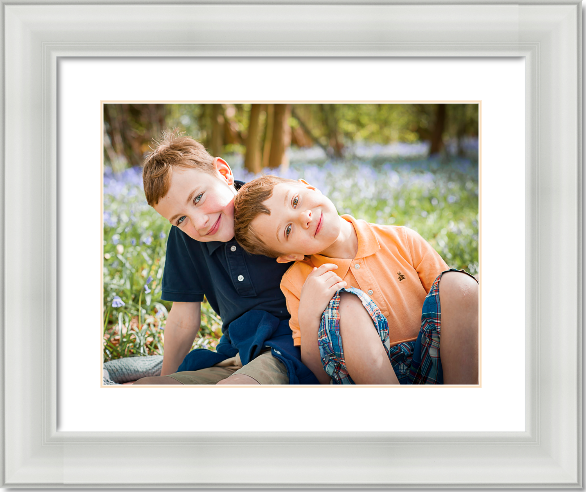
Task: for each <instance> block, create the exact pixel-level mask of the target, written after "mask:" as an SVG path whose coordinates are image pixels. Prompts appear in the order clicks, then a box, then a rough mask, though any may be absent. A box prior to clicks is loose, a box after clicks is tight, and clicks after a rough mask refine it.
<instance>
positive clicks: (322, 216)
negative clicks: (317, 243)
mask: <svg viewBox="0 0 586 492" xmlns="http://www.w3.org/2000/svg"><path fill="white" fill-rule="evenodd" d="M323 220H324V214H323V212H322V214H321V215H320V216H319V222H318V223H317V227H316V228H315V234H314V235H313V237H315V236H317V233H318V232H319V231H320V230H321V225H322V222H323Z"/></svg>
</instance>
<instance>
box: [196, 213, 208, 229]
mask: <svg viewBox="0 0 586 492" xmlns="http://www.w3.org/2000/svg"><path fill="white" fill-rule="evenodd" d="M208 222H209V217H208V216H207V215H204V214H200V215H199V217H196V218H195V224H197V230H198V232H200V233H204V232H205V231H207V229H208V225H209V224H208Z"/></svg>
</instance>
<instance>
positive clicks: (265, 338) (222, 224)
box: [135, 132, 317, 384]
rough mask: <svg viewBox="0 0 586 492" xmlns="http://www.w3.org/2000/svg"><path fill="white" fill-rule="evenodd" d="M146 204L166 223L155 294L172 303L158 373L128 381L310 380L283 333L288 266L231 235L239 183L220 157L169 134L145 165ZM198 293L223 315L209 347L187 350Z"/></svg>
mask: <svg viewBox="0 0 586 492" xmlns="http://www.w3.org/2000/svg"><path fill="white" fill-rule="evenodd" d="M143 181H144V191H145V195H146V199H147V202H148V204H149V205H150V206H152V207H153V208H154V209H155V210H156V211H157V212H158V213H159V214H160V215H162V216H163V217H164V218H166V219H167V220H168V221H169V222H170V224H171V225H172V227H171V230H170V232H169V237H168V241H167V252H166V261H165V269H164V274H163V282H162V287H163V290H162V295H161V298H162V299H164V300H167V301H173V306H172V309H171V311H170V312H169V316H168V318H167V322H166V326H165V352H164V357H163V366H162V370H161V376H157V377H148V378H143V379H140V380H139V381H137V383H135V384H301V383H303V384H311V383H317V380H316V379H315V377H314V376H313V374H312V373H311V371H310V370H309V369H308V368H307V367H305V366H304V365H303V363H302V362H301V360H300V353H299V350H298V349H297V348H296V347H294V345H293V342H292V341H291V337H290V334H289V328H288V320H289V314H288V313H287V309H286V304H285V299H284V297H283V294H282V293H281V291H280V290H279V288H278V287H279V282H280V279H281V276H282V275H283V273H284V272H285V270H286V269H287V267H286V266H285V265H280V264H278V263H277V262H276V261H275V260H274V259H271V258H266V257H262V256H255V255H250V254H248V253H246V252H245V251H243V250H242V248H241V247H240V246H239V245H238V244H237V242H236V240H235V239H234V197H235V195H236V193H237V189H238V188H239V187H240V186H242V184H243V183H241V182H238V181H236V180H235V179H234V176H233V174H232V170H231V169H230V166H229V165H228V163H227V162H226V161H224V160H223V159H221V158H219V157H213V156H211V155H210V154H209V153H208V152H207V151H206V149H205V148H204V147H203V146H202V145H201V144H200V143H198V142H196V141H195V140H193V139H192V138H190V137H185V136H181V135H180V134H177V133H172V132H168V133H165V134H164V135H163V138H162V140H161V141H160V142H158V145H157V147H156V149H155V150H154V151H153V152H152V153H151V154H149V155H148V156H147V158H146V159H145V162H144V169H143ZM204 296H205V298H206V299H207V300H208V302H209V303H210V305H211V306H212V308H213V309H214V311H215V312H216V313H218V315H220V317H221V318H222V332H223V336H222V338H221V340H220V342H219V344H218V346H217V349H216V352H212V351H209V350H203V349H196V350H193V351H191V352H190V349H191V346H192V344H193V340H194V339H195V336H196V334H197V332H198V330H199V328H200V324H201V302H202V301H203V300H204Z"/></svg>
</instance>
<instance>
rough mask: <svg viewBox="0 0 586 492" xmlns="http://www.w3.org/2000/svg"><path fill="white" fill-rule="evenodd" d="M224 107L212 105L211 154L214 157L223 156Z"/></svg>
mask: <svg viewBox="0 0 586 492" xmlns="http://www.w3.org/2000/svg"><path fill="white" fill-rule="evenodd" d="M222 113H223V110H222V106H221V105H220V104H212V146H211V154H212V155H213V156H214V157H219V156H221V155H222V126H223V125H224V116H223V114H222Z"/></svg>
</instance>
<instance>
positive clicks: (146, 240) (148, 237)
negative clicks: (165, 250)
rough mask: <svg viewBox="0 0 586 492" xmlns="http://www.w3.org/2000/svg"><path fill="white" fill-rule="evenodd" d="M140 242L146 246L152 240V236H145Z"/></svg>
mask: <svg viewBox="0 0 586 492" xmlns="http://www.w3.org/2000/svg"><path fill="white" fill-rule="evenodd" d="M142 242H143V243H144V244H146V245H147V246H150V244H151V243H152V242H153V236H147V237H145V238H144V239H143V240H142Z"/></svg>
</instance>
